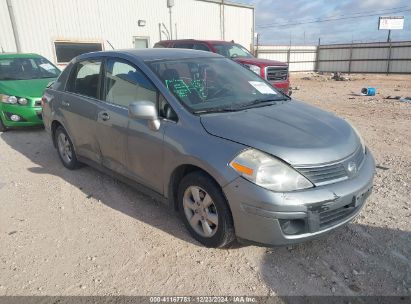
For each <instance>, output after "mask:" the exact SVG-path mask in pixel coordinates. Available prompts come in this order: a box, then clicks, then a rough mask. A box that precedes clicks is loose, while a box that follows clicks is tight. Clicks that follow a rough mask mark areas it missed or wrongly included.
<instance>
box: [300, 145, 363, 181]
mask: <svg viewBox="0 0 411 304" xmlns="http://www.w3.org/2000/svg"><path fill="white" fill-rule="evenodd" d="M363 160H364V152H363V150H362V148H361V147H360V148H358V149H357V151H355V152H354V153H353V154H351V155H350V156H349V157H347V158H346V159H344V160H342V161H340V162H338V163H334V164H330V165H325V166H318V167H308V166H302V167H296V169H297V170H298V171H299V172H300V173H301V174H302V175H304V176H305V177H306V178H308V179H309V180H310V181H311V182H312V183H314V184H315V185H317V186H320V185H325V184H330V183H333V182H337V181H341V180H345V179H348V178H349V176H353V175H355V174H356V172H349V171H348V169H347V167H348V165H349V164H351V163H354V164H355V167H356V169H357V170H356V171H357V172H358V170H359V169H360V167H361V165H362V162H363Z"/></svg>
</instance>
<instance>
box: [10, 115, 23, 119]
mask: <svg viewBox="0 0 411 304" xmlns="http://www.w3.org/2000/svg"><path fill="white" fill-rule="evenodd" d="M10 119H11V120H12V121H20V120H21V117H20V116H18V115H15V114H13V115H10Z"/></svg>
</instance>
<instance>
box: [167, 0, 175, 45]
mask: <svg viewBox="0 0 411 304" xmlns="http://www.w3.org/2000/svg"><path fill="white" fill-rule="evenodd" d="M167 6H168V11H169V13H170V39H171V40H173V15H172V11H171V8H172V7H173V6H174V0H167Z"/></svg>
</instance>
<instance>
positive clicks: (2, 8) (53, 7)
mask: <svg viewBox="0 0 411 304" xmlns="http://www.w3.org/2000/svg"><path fill="white" fill-rule="evenodd" d="M253 37H254V7H253V6H248V5H243V4H237V3H232V2H228V1H225V0H0V52H16V51H17V52H33V53H38V54H41V55H43V56H45V57H46V58H48V59H50V60H51V61H53V62H54V63H56V64H59V65H64V64H65V63H66V62H67V61H69V59H71V58H70V57H72V55H73V54H75V53H76V52H85V51H91V50H100V49H101V50H111V49H112V48H115V49H123V48H133V47H136V48H142V47H152V46H153V45H154V44H155V43H156V42H157V41H159V40H165V39H169V38H172V39H190V38H192V39H207V40H208V39H209V40H234V41H235V42H238V43H240V44H242V45H243V46H245V47H246V48H248V49H251V48H252V45H253Z"/></svg>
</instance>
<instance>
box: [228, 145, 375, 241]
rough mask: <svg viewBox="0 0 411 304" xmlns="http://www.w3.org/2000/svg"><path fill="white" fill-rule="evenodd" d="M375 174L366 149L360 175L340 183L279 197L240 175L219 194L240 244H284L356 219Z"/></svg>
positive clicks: (307, 237) (276, 193)
mask: <svg viewBox="0 0 411 304" xmlns="http://www.w3.org/2000/svg"><path fill="white" fill-rule="evenodd" d="M374 173H375V162H374V159H373V157H372V155H371V153H370V151H367V154H366V155H365V158H364V163H363V165H362V167H361V170H360V172H359V174H358V175H357V176H356V177H354V178H351V179H348V180H345V181H342V182H338V183H334V184H329V185H324V186H320V187H314V188H310V189H305V190H300V191H293V192H287V193H279V192H273V191H270V190H267V189H264V188H262V187H259V186H257V185H255V184H253V183H251V182H249V181H247V180H245V179H244V178H242V177H239V178H237V179H236V180H234V181H233V182H231V183H230V184H228V185H226V186H225V187H224V188H223V190H224V193H225V195H226V198H227V200H228V202H229V205H230V208H231V212H232V215H233V219H234V226H235V231H236V235H237V238H238V239H239V240H242V241H245V242H250V243H255V244H264V245H269V246H277V245H287V244H294V243H301V242H304V241H308V240H311V239H313V238H315V237H318V236H320V235H323V234H325V233H327V232H329V231H331V230H333V229H335V228H337V227H340V226H342V225H344V224H345V223H347V222H349V221H351V220H352V219H353V218H354V217H356V216H357V215H358V213H359V212H360V210H361V208H362V207H363V206H364V204H365V200H366V198H367V197H368V196H369V194H370V193H371V189H372V184H373V178H374ZM290 223H291V226H290ZM293 225H294V226H295V227H294V226H293ZM287 227H292V228H293V229H290V228H287ZM294 228H295V229H294Z"/></svg>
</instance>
